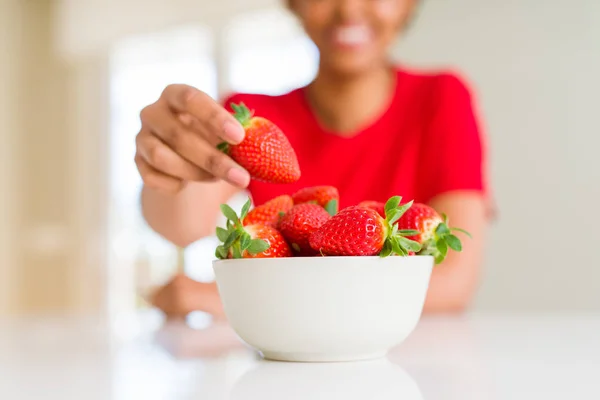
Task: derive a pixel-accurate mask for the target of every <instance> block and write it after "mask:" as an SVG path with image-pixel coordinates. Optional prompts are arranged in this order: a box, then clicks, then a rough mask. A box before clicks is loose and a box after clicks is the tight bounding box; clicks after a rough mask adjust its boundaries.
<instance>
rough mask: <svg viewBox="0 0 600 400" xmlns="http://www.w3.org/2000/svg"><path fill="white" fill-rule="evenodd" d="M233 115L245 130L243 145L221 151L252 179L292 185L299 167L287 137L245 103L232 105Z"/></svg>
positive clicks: (224, 145)
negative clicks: (255, 113)
mask: <svg viewBox="0 0 600 400" xmlns="http://www.w3.org/2000/svg"><path fill="white" fill-rule="evenodd" d="M231 108H232V109H233V111H234V114H233V116H234V117H235V118H236V119H237V120H238V121H239V123H240V124H242V126H243V127H244V130H245V132H246V136H245V137H244V140H243V141H242V143H240V144H238V145H230V144H228V143H221V144H220V145H219V149H220V150H222V151H223V152H225V153H226V154H228V155H229V156H230V157H231V158H232V159H233V160H234V161H235V162H237V163H238V164H239V165H241V166H242V167H244V168H245V169H246V170H247V171H248V173H249V174H250V176H252V178H254V179H257V180H260V181H263V182H269V183H293V182H296V181H297V180H298V179H300V166H299V165H298V158H297V157H296V153H295V152H294V149H293V148H292V146H291V145H290V142H289V141H288V139H287V137H286V136H285V135H284V134H283V132H282V131H281V129H279V128H278V127H277V126H276V125H275V124H274V123H272V122H271V121H269V120H267V119H265V118H262V117H254V116H253V115H252V112H251V111H250V110H249V109H248V108H247V107H246V106H245V105H244V103H240V104H239V105H237V104H232V105H231Z"/></svg>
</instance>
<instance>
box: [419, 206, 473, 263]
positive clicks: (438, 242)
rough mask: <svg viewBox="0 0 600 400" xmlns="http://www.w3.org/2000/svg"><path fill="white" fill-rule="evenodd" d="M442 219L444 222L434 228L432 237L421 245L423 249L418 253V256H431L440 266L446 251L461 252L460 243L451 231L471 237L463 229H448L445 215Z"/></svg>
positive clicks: (446, 253)
mask: <svg viewBox="0 0 600 400" xmlns="http://www.w3.org/2000/svg"><path fill="white" fill-rule="evenodd" d="M442 218H443V221H444V222H440V224H439V225H438V226H437V227H436V228H435V231H434V234H433V237H432V238H431V239H429V240H428V241H426V242H425V243H423V249H422V250H421V251H420V252H419V255H431V256H433V257H434V258H435V263H436V264H441V263H442V262H443V261H444V260H445V259H446V256H447V255H448V249H451V250H454V251H457V252H461V251H462V243H461V241H460V239H459V238H458V237H457V236H456V235H454V234H452V231H459V232H463V233H465V234H467V235H468V236H469V237H471V235H470V234H469V233H468V232H467V231H465V230H463V229H460V228H449V227H448V223H447V222H448V217H447V216H446V215H445V214H444V215H443V216H442Z"/></svg>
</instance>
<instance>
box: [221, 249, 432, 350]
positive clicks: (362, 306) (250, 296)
mask: <svg viewBox="0 0 600 400" xmlns="http://www.w3.org/2000/svg"><path fill="white" fill-rule="evenodd" d="M433 263H434V262H433V258H432V257H430V256H414V257H387V258H379V257H313V258H304V257H297V258H272V259H240V260H219V261H215V262H214V263H213V266H214V270H215V275H216V280H217V285H218V287H219V292H220V294H221V298H222V300H223V304H224V307H225V313H226V314H227V317H228V319H229V322H230V323H231V326H232V327H233V329H234V330H235V331H236V332H237V334H238V335H239V336H240V337H241V338H242V339H243V340H244V341H245V342H246V343H247V344H249V345H250V346H252V347H254V348H255V349H257V350H258V351H260V352H261V353H262V355H263V356H264V357H265V358H267V359H271V360H283V361H350V360H362V359H371V358H377V357H382V356H384V355H385V354H386V353H387V352H388V351H389V350H390V349H391V348H392V347H394V346H396V345H398V344H400V343H401V342H402V341H403V340H404V339H405V338H406V337H407V336H408V335H409V334H410V333H411V332H412V331H413V329H414V328H415V326H416V324H417V322H418V321H419V318H420V316H421V312H422V310H423V303H424V301H425V295H426V293H427V288H428V286H429V278H430V276H431V271H432V268H433Z"/></svg>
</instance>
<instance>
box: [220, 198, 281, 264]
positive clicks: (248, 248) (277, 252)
mask: <svg viewBox="0 0 600 400" xmlns="http://www.w3.org/2000/svg"><path fill="white" fill-rule="evenodd" d="M249 209H250V199H248V201H247V202H246V204H244V207H243V208H242V212H241V215H240V217H238V216H237V214H236V213H235V211H233V210H232V209H231V207H229V206H228V205H227V204H223V205H221V211H222V212H223V214H224V215H225V216H226V217H227V229H223V228H217V237H218V238H219V240H220V241H221V242H222V243H223V244H221V245H220V246H218V247H217V249H216V251H215V256H216V257H217V258H219V259H225V258H275V257H291V256H292V251H291V250H290V247H289V246H288V244H287V243H286V242H285V239H284V238H283V236H282V235H281V233H279V231H278V230H277V229H275V228H273V227H271V226H266V225H261V224H253V225H247V226H244V225H243V220H244V218H245V217H246V215H247V214H248V210H249Z"/></svg>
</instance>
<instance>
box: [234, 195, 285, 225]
mask: <svg viewBox="0 0 600 400" xmlns="http://www.w3.org/2000/svg"><path fill="white" fill-rule="evenodd" d="M293 206H294V201H293V200H292V198H291V197H290V196H289V195H287V194H284V195H282V196H278V197H275V198H274V199H271V200H269V201H267V202H266V203H264V204H263V205H260V206H258V207H256V208H254V209H253V210H250V212H249V213H248V215H247V216H246V218H244V220H243V223H244V225H254V224H262V225H268V226H272V227H273V228H276V227H277V224H278V222H279V220H280V219H281V216H282V214H284V213H286V212H288V211H289V210H290V209H291V208H292V207H293Z"/></svg>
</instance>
